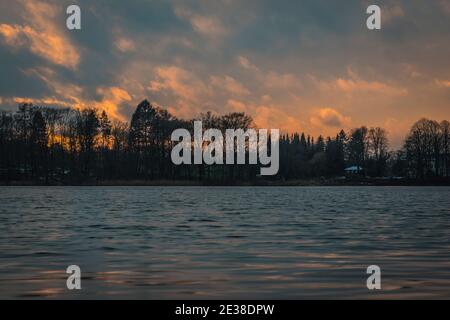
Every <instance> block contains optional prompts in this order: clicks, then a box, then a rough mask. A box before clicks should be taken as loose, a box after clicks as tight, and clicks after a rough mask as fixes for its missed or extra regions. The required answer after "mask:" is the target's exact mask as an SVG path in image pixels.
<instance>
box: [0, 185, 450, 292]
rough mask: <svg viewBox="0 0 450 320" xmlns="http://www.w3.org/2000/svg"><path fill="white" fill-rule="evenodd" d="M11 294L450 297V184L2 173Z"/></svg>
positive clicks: (5, 276)
mask: <svg viewBox="0 0 450 320" xmlns="http://www.w3.org/2000/svg"><path fill="white" fill-rule="evenodd" d="M72 264H75V265H79V266H80V268H81V271H82V284H81V285H82V290H80V291H69V290H67V289H66V277H67V274H66V273H65V269H66V268H67V266H69V265H72ZM373 264H375V265H378V266H380V267H381V274H382V290H380V291H377V292H374V291H369V290H368V289H367V288H366V279H367V274H366V268H367V266H369V265H373ZM0 298H3V299H4V298H7V299H14V298H63V299H74V298H84V299H97V298H101V299H116V298H125V299H127V298H139V299H177V298H182V299H184V298H191V299H197V298H198V299H200V298H202V299H203V298H207V299H214V298H236V299H238V298H287V299H302V298H326V299H328V298H344V299H348V298H450V188H448V187H436V188H435V187H424V188H419V187H361V188H360V187H311V188H310V187H292V188H290V187H289V188H288V187H274V188H272V187H270V188H268V187H248V188H247V187H229V188H228V187H188V188H186V187H48V188H47V187H0Z"/></svg>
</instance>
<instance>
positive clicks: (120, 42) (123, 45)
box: [114, 38, 136, 52]
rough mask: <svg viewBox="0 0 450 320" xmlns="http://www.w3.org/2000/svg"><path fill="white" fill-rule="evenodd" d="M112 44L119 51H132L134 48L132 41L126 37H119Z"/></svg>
mask: <svg viewBox="0 0 450 320" xmlns="http://www.w3.org/2000/svg"><path fill="white" fill-rule="evenodd" d="M114 45H115V46H116V48H117V49H118V50H119V51H121V52H132V51H135V50H136V45H135V43H134V41H133V40H132V39H128V38H119V39H117V40H116V42H114Z"/></svg>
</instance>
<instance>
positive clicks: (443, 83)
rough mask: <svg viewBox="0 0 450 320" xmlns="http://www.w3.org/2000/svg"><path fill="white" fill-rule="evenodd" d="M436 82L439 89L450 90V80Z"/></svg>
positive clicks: (437, 80)
mask: <svg viewBox="0 0 450 320" xmlns="http://www.w3.org/2000/svg"><path fill="white" fill-rule="evenodd" d="M434 82H435V83H436V85H437V86H438V87H439V88H450V81H449V80H439V79H436V80H435V81H434Z"/></svg>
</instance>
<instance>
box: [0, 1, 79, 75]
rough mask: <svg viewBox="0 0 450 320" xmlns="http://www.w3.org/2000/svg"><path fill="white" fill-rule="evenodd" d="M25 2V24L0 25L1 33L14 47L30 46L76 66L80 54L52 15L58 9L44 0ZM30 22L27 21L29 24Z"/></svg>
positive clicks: (56, 60) (51, 58)
mask: <svg viewBox="0 0 450 320" xmlns="http://www.w3.org/2000/svg"><path fill="white" fill-rule="evenodd" d="M20 3H22V4H23V5H24V7H25V8H24V9H25V16H26V18H27V19H26V20H25V21H26V23H27V24H24V25H18V24H14V25H9V24H1V25H0V35H2V36H3V38H4V39H5V42H6V44H7V45H9V46H11V47H13V48H14V49H19V48H29V50H30V51H31V52H33V53H34V54H36V55H38V56H40V57H42V58H44V59H46V60H48V61H50V62H52V63H54V64H56V65H61V66H65V67H67V68H69V69H75V68H76V67H77V65H78V63H79V61H80V55H79V53H78V51H77V49H76V48H75V47H74V46H73V45H72V44H71V42H70V41H69V40H68V39H67V38H66V37H65V36H64V35H63V34H62V33H61V32H58V30H60V29H61V27H60V26H56V25H55V23H54V19H55V18H56V15H57V13H58V11H57V10H56V8H55V6H51V5H50V4H48V3H44V2H35V1H21V2H20ZM28 23H29V24H28Z"/></svg>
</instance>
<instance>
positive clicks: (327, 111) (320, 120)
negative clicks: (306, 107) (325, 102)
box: [310, 108, 351, 128]
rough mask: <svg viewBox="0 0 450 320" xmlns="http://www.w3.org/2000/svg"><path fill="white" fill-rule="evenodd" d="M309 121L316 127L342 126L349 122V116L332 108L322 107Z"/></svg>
mask: <svg viewBox="0 0 450 320" xmlns="http://www.w3.org/2000/svg"><path fill="white" fill-rule="evenodd" d="M310 122H311V124H312V125H314V126H317V127H335V128H344V127H347V126H348V125H349V124H350V122H351V118H350V117H346V116H344V115H342V114H341V113H339V112H338V111H336V110H334V109H332V108H323V109H320V110H319V111H318V112H317V114H315V115H314V116H312V117H311V118H310Z"/></svg>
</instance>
